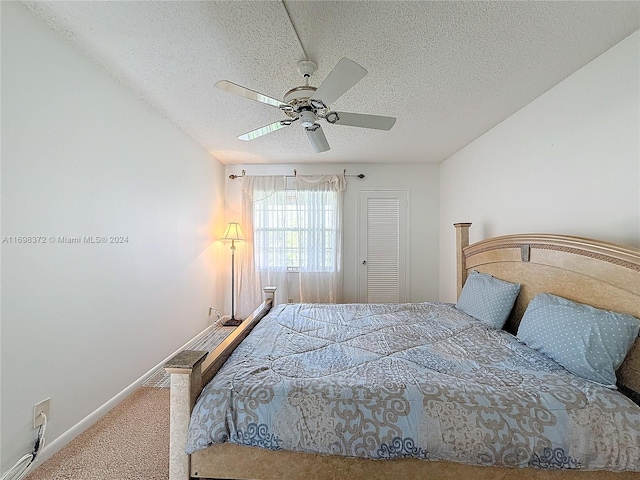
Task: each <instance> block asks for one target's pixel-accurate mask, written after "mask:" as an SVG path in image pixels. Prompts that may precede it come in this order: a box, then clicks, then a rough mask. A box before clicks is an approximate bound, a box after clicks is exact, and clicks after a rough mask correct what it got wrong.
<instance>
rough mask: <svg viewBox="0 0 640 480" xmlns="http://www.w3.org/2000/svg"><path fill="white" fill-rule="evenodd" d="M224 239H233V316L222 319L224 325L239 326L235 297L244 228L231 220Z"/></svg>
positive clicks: (240, 321)
mask: <svg viewBox="0 0 640 480" xmlns="http://www.w3.org/2000/svg"><path fill="white" fill-rule="evenodd" d="M222 240H231V317H229V318H226V319H224V320H223V321H222V325H223V326H225V327H237V326H238V325H240V324H241V323H242V320H240V319H238V318H236V316H235V313H236V310H235V304H234V299H235V295H236V279H235V270H236V258H235V257H236V243H235V242H241V241H243V240H244V238H242V230H240V225H239V224H238V223H237V222H229V225H227V230H226V231H225V232H224V237H222Z"/></svg>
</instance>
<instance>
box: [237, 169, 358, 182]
mask: <svg viewBox="0 0 640 480" xmlns="http://www.w3.org/2000/svg"><path fill="white" fill-rule="evenodd" d="M342 174H343V175H344V176H345V177H357V178H364V173H358V174H355V173H354V174H353V175H347V170H346V169H344V170H343V171H342ZM245 175H246V172H245V171H244V170H242V175H234V174H233V173H232V174H231V175H229V178H230V179H231V180H235V179H236V178H242V177H244V176H245ZM296 175H298V171H297V170H295V169H294V170H293V175H285V177H287V178H293V177H295V176H296ZM258 176H259V177H262V176H266V175H258Z"/></svg>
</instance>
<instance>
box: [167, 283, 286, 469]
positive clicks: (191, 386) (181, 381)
mask: <svg viewBox="0 0 640 480" xmlns="http://www.w3.org/2000/svg"><path fill="white" fill-rule="evenodd" d="M276 289H277V288H276V287H264V288H263V289H262V290H263V291H264V296H265V300H264V302H262V304H261V305H260V306H259V307H258V308H256V310H254V311H253V313H252V314H251V315H249V317H247V318H246V319H245V320H244V321H243V322H242V323H241V324H240V326H239V327H236V328H235V329H234V330H233V332H232V333H230V334H229V336H228V337H227V338H226V339H225V340H223V341H222V342H221V343H220V344H219V345H218V346H217V347H216V348H215V349H214V350H213V351H212V352H211V355H209V352H205V351H199V350H183V351H182V352H180V353H178V354H177V355H176V356H174V357H173V358H172V359H171V360H169V361H168V362H167V363H165V364H164V369H165V370H166V371H167V373H169V374H170V375H171V393H170V399H171V400H170V418H169V480H189V479H190V478H191V456H190V455H187V454H186V453H185V447H186V445H187V435H188V433H189V420H190V419H191V412H192V410H193V407H194V405H195V404H196V400H197V399H198V396H199V395H200V392H201V391H202V388H203V387H204V386H205V385H206V384H207V383H208V382H209V380H211V378H212V377H213V376H214V375H215V374H216V372H217V371H218V370H219V369H220V367H222V365H223V364H224V362H225V361H226V360H227V358H229V355H231V353H232V352H233V350H234V349H235V348H236V347H237V346H238V345H239V344H240V342H241V341H242V340H243V339H244V338H245V337H246V336H247V335H248V334H249V332H250V331H251V329H252V328H253V327H254V326H255V325H256V324H257V323H258V322H259V321H260V320H261V319H262V317H264V316H265V315H266V314H267V312H268V311H269V309H270V308H271V306H272V304H273V302H274V300H275V292H276Z"/></svg>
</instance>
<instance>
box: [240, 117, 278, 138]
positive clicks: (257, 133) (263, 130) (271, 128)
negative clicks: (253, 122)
mask: <svg viewBox="0 0 640 480" xmlns="http://www.w3.org/2000/svg"><path fill="white" fill-rule="evenodd" d="M289 125H291V121H289V120H280V121H278V122H274V123H271V124H269V125H265V126H264V127H260V128H256V129H255V130H251V131H250V132H247V133H244V134H242V135H240V136H239V137H238V140H244V141H247V142H248V141H249V140H253V139H254V138H258V137H261V136H262V135H266V134H267V133H271V132H275V131H276V130H280V129H281V128H284V127H287V126H289Z"/></svg>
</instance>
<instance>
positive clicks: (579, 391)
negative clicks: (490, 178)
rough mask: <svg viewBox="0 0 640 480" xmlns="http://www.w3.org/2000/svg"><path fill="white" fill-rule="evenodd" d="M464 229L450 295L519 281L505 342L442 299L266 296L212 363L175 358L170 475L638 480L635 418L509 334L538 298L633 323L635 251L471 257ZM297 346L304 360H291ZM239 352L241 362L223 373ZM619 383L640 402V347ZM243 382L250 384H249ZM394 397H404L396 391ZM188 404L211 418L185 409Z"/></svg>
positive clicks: (565, 241) (578, 247) (507, 249)
mask: <svg viewBox="0 0 640 480" xmlns="http://www.w3.org/2000/svg"><path fill="white" fill-rule="evenodd" d="M469 226H470V224H456V239H457V246H458V248H457V265H458V268H457V285H458V293H459V294H460V292H461V291H462V290H463V286H464V285H465V282H466V280H467V277H470V276H471V277H473V276H475V275H479V274H489V275H492V276H494V277H496V278H500V279H502V280H504V281H506V282H514V283H516V282H517V283H518V284H519V285H520V287H519V293H518V295H517V299H516V302H515V305H514V307H513V309H511V307H510V306H509V310H510V312H511V314H510V316H509V319H508V321H507V323H506V324H505V326H504V331H503V330H501V329H495V328H490V327H489V326H487V324H486V323H484V322H480V321H478V320H477V319H476V318H474V317H472V316H469V315H467V314H466V313H464V312H461V311H459V310H458V309H456V308H455V307H453V306H452V305H447V304H440V303H432V304H405V305H347V306H341V307H333V306H326V305H288V306H277V307H275V308H273V311H272V312H270V313H269V311H270V310H271V302H272V298H273V291H274V290H273V289H269V288H268V289H266V290H265V293H266V297H267V298H266V300H265V302H263V304H262V305H260V306H259V307H258V308H257V309H256V311H254V313H253V314H252V316H251V317H249V318H248V319H247V320H246V321H245V322H244V323H243V325H242V326H241V327H239V328H238V329H236V330H235V331H234V333H233V334H232V335H231V336H230V337H229V338H228V339H227V340H226V341H225V342H224V343H223V344H221V345H220V346H219V347H218V348H217V349H216V350H214V351H213V352H211V354H209V355H207V354H206V352H182V353H181V354H180V355H178V356H177V357H176V358H174V359H173V360H172V361H171V362H169V364H168V365H167V370H168V371H169V372H170V373H171V454H170V455H171V458H170V478H171V479H172V480H186V479H188V478H192V477H193V478H259V479H271V478H273V479H276V478H278V479H280V478H318V479H320V478H390V477H392V476H397V477H399V478H423V477H424V478H427V477H429V476H431V477H433V478H454V477H457V478H459V477H462V478H506V477H509V478H556V477H557V476H561V477H563V478H607V477H611V478H639V477H640V466H639V464H638V458H640V456H639V453H638V449H640V445H639V444H640V442H639V441H638V439H639V438H640V437H639V436H638V435H639V434H640V407H638V406H636V405H635V404H634V403H633V402H632V401H630V400H629V399H628V398H627V397H625V396H623V395H622V394H620V393H618V392H616V391H614V390H612V389H610V388H605V387H603V386H600V385H598V384H596V383H594V382H592V381H588V380H585V379H583V378H581V377H577V376H575V375H573V374H571V373H568V372H567V371H566V370H565V369H564V368H563V367H560V366H559V365H557V364H556V363H555V362H553V361H552V360H548V359H546V357H545V356H540V355H539V354H537V352H535V351H533V350H531V349H529V348H528V347H527V346H526V345H523V344H522V343H521V342H519V341H518V340H517V339H516V338H515V337H513V336H512V335H510V334H509V333H508V332H512V333H515V332H517V331H518V325H519V323H520V321H521V319H522V318H523V315H524V314H525V311H526V309H527V306H528V305H529V304H530V303H531V302H532V300H533V299H534V297H536V296H537V295H538V294H539V293H543V292H546V293H551V294H554V295H558V296H561V297H564V298H567V299H571V300H574V301H576V302H582V303H588V304H590V305H593V306H595V307H597V308H602V309H608V310H615V311H618V312H621V313H624V314H630V315H635V316H636V317H637V316H640V251H639V250H637V249H632V248H626V247H621V246H616V245H612V244H607V243H603V242H596V241H592V240H588V239H583V238H576V237H566V236H554V235H512V236H505V237H497V238H493V239H489V240H485V241H482V242H478V243H476V244H473V245H468V243H469V242H468V231H469ZM537 301H538V300H537V299H536V300H535V302H537ZM535 302H534V303H535ZM459 303H460V302H459ZM532 305H533V304H532ZM333 308H339V309H340V311H339V313H338V314H337V316H336V312H330V310H332V309H333ZM267 314H268V315H267ZM265 316H266V318H265V319H264V320H262V319H263V317H265ZM526 320H527V317H526V316H525V321H526ZM346 326H350V327H351V328H346ZM254 327H255V328H254ZM252 329H253V330H254V332H253V333H252V334H251V335H250V336H249V337H248V338H246V340H244V339H245V337H247V335H248V334H249V332H251V330H252ZM294 334H296V335H297V336H296V335H294ZM300 335H301V336H302V337H304V338H305V339H306V340H305V342H306V343H305V344H304V346H303V347H302V353H299V352H294V351H293V350H291V349H292V348H293V347H294V346H295V345H294V344H297V343H300V342H301V340H300V338H301V336H300ZM636 337H637V330H636ZM243 340H244V342H243ZM480 340H482V341H480ZM483 342H484V343H483ZM274 344H278V345H279V348H278V349H275V348H274V347H273V345H274ZM394 344H397V345H394ZM436 345H437V346H438V348H439V350H434V348H432V347H434V346H436ZM310 346H311V347H310ZM395 347H399V348H395ZM236 348H237V349H238V350H237V352H236V353H235V354H234V358H239V359H240V363H239V364H236V365H234V366H231V364H225V361H226V360H227V358H228V357H229V356H230V355H231V354H232V352H233V351H234V350H235V349H236ZM394 348H395V349H394ZM460 351H462V352H463V354H462V356H460V355H458V356H456V354H458V353H460ZM283 352H284V353H283ZM443 352H444V353H443ZM541 359H542V360H541ZM545 359H546V360H545ZM223 365H224V367H223ZM420 365H422V366H426V367H428V369H427V373H424V372H422V371H420V370H418V369H417V366H420ZM500 365H502V367H505V365H506V370H505V369H504V368H503V369H502V370H500V368H499V366H500ZM305 366H306V370H305V369H304V368H301V367H305ZM300 371H306V373H305V374H304V375H299V374H298V373H297V372H300ZM505 371H506V372H508V375H505V373H504V372H505ZM389 372H392V375H390V376H389V375H388V374H389ZM383 373H384V374H385V375H387V376H386V377H384V378H385V379H386V380H384V381H382V385H380V387H379V388H377V387H376V383H380V378H382V374H383ZM616 373H617V381H618V386H619V388H620V390H622V391H623V392H624V393H625V394H627V395H628V396H629V397H632V398H636V401H637V397H634V395H637V394H635V393H634V392H638V391H640V342H639V341H637V340H636V341H635V343H633V344H632V346H631V348H630V351H629V353H628V354H627V355H626V358H625V360H624V363H623V364H622V366H621V367H620V368H619V369H618V371H617V372H616ZM216 374H217V375H216ZM214 375H216V379H215V382H213V383H212V384H209V380H211V378H213V377H214ZM347 377H348V378H347ZM249 378H254V379H255V380H257V382H256V383H255V384H254V385H253V386H251V384H246V383H244V380H246V379H249ZM313 378H315V379H317V381H318V382H317V383H314V382H313V381H312V379H313ZM523 378H526V379H527V383H523ZM345 379H348V380H349V381H350V382H351V386H345V385H344V384H343V383H342V382H344V380H345ZM559 379H560V380H562V383H559V382H560V380H559ZM216 382H217V384H216ZM555 383H558V385H555V386H554V388H550V387H551V385H552V384H555ZM208 384H209V385H208ZM207 385H208V386H207ZM216 385H217V386H216ZM560 385H561V386H560ZM229 386H231V388H229ZM479 386H483V388H482V389H481V390H480V389H479ZM285 387H286V389H288V390H282V388H285ZM376 388H377V389H376ZM314 389H315V390H314ZM402 389H404V390H407V391H408V392H409V395H408V396H404V397H401V396H399V395H397V393H398V390H402ZM252 391H253V392H254V393H256V392H257V396H254V397H250V393H251V392H252ZM229 392H233V393H232V394H231V395H230V394H229ZM310 392H311V393H313V394H310ZM405 393H406V392H405ZM198 397H200V401H199V403H200V404H208V406H209V407H211V408H210V409H209V410H208V411H206V410H205V411H203V410H202V408H201V407H202V405H198V407H197V408H196V409H195V410H194V406H195V405H196V400H197V399H198ZM374 397H375V398H377V399H378V400H380V401H379V402H378V403H376V402H374ZM380 397H384V398H383V399H381V398H380ZM318 399H320V401H319V400H318ZM380 402H382V403H380ZM385 402H386V403H385ZM227 404H231V405H232V409H231V412H232V413H229V412H228V411H227V410H225V409H224V407H225V406H227ZM267 405H273V406H275V407H276V410H275V411H269V410H267V409H266V408H265V407H266V406H267ZM356 406H359V407H360V408H359V409H358V408H356ZM543 406H544V407H545V408H541V407H543ZM427 407H428V408H427ZM427 409H428V410H429V411H432V412H435V413H434V416H433V417H428V416H425V415H424V412H425V411H426V410H427ZM328 411H332V412H333V413H334V414H335V413H337V417H331V416H330V415H328V414H327V412H328ZM549 412H552V413H551V414H550V413H549ZM598 416H601V417H605V416H608V417H609V418H608V421H607V422H608V423H607V422H604V423H603V425H604V426H603V427H598V428H596V429H594V428H591V427H590V430H589V429H587V430H586V431H587V432H591V433H590V434H588V433H587V434H585V433H584V431H583V430H580V429H579V428H578V426H579V425H582V426H585V425H586V426H589V425H590V424H592V423H593V422H594V421H595V420H594V419H595V418H596V417H598ZM198 418H200V419H201V420H203V421H204V423H203V424H202V425H206V428H205V427H198V425H199V423H198V422H197V421H196V420H197V419H198ZM190 419H193V420H192V426H191V429H189V423H190ZM550 424H558V425H560V430H559V432H560V433H557V431H555V432H556V433H553V432H554V430H552V429H551V425H550ZM623 424H624V425H627V427H628V428H627V427H625V428H622V427H615V428H614V425H623ZM336 425H340V426H341V429H337V428H336ZM356 425H359V426H360V427H362V426H365V430H366V431H365V432H364V433H363V432H359V431H356V430H357V429H356V428H355V426H356ZM301 426H305V427H306V428H307V430H306V432H307V433H306V434H305V433H304V432H305V430H304V429H303V428H302V427H301ZM461 426H464V428H461ZM556 430H557V429H556ZM309 432H312V434H310V433H309ZM549 432H552V433H550V434H549ZM554 435H555V436H556V437H557V436H560V437H563V438H564V439H565V440H567V439H568V442H569V444H570V445H571V448H572V449H571V450H569V449H568V448H565V447H561V446H559V445H563V444H562V443H559V442H560V440H559V439H557V438H555V437H554ZM613 436H615V440H612V438H613ZM441 438H449V439H450V440H451V441H450V442H449V444H448V446H447V445H444V446H443V445H441V444H439V443H437V440H438V439H441ZM218 441H220V442H222V443H219V444H214V445H211V446H208V447H207V445H209V444H210V443H214V442H218ZM229 441H231V442H235V443H229ZM202 447H206V448H202ZM186 451H189V452H190V453H191V454H190V455H187V454H186V453H185V452H186ZM313 452H320V453H313ZM576 452H578V454H576ZM589 452H591V454H589ZM580 453H582V455H580ZM337 454H342V455H347V456H340V455H337ZM425 460H426V461H425ZM509 467H518V468H509ZM594 469H595V470H594ZM601 469H604V471H601ZM611 470H623V471H611Z"/></svg>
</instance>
